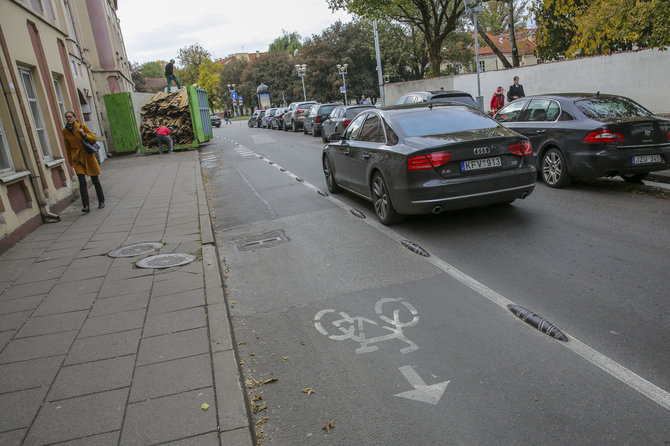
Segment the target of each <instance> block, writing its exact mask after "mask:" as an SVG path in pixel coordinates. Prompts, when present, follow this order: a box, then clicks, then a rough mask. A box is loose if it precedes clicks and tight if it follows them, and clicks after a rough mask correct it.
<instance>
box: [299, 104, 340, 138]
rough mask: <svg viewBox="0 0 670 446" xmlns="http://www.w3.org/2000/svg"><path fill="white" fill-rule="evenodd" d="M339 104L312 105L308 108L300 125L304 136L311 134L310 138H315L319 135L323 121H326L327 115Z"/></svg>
mask: <svg viewBox="0 0 670 446" xmlns="http://www.w3.org/2000/svg"><path fill="white" fill-rule="evenodd" d="M338 105H340V104H337V103H331V104H314V105H312V106H311V107H310V109H309V111H308V112H307V116H305V120H304V121H303V123H302V132H303V133H304V134H307V133H311V135H312V136H314V137H316V136H319V135H320V134H321V126H322V125H323V121H325V120H326V119H328V115H330V112H332V111H333V109H334V108H335V107H337V106H338Z"/></svg>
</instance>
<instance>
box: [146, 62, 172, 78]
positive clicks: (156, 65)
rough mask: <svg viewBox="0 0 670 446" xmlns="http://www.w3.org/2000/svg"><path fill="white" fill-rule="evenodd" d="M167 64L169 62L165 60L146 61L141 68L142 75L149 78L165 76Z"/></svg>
mask: <svg viewBox="0 0 670 446" xmlns="http://www.w3.org/2000/svg"><path fill="white" fill-rule="evenodd" d="M165 65H167V62H165V61H164V60H156V61H154V62H145V63H143V64H142V65H141V66H140V69H141V70H142V76H144V77H146V78H149V79H155V78H159V77H163V75H164V74H165Z"/></svg>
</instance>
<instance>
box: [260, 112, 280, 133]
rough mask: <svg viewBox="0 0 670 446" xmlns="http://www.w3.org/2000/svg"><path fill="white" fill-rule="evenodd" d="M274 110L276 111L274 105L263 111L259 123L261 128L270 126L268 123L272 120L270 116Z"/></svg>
mask: <svg viewBox="0 0 670 446" xmlns="http://www.w3.org/2000/svg"><path fill="white" fill-rule="evenodd" d="M276 111H277V108H276V107H273V108H268V109H267V110H266V111H265V115H263V117H262V118H261V125H260V126H261V128H264V129H269V128H270V123H271V122H272V116H273V115H274V113H275V112H276Z"/></svg>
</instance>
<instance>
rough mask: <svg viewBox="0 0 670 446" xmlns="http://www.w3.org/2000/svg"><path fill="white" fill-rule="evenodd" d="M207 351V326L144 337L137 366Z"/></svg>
mask: <svg viewBox="0 0 670 446" xmlns="http://www.w3.org/2000/svg"><path fill="white" fill-rule="evenodd" d="M207 352H209V339H208V337H207V329H206V328H196V329H194V330H187V331H180V332H178V333H170V334H164V335H161V336H154V337H153V338H144V339H142V343H141V344H140V351H139V354H138V356H137V366H138V367H139V366H142V365H147V364H153V363H156V362H163V361H169V360H171V359H177V358H185V357H187V356H195V355H199V354H202V353H207ZM0 358H1V356H0Z"/></svg>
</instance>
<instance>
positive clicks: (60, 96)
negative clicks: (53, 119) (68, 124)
mask: <svg viewBox="0 0 670 446" xmlns="http://www.w3.org/2000/svg"><path fill="white" fill-rule="evenodd" d="M54 89H55V90H56V100H57V101H58V108H59V109H60V121H61V124H62V126H63V127H65V112H66V111H67V110H65V100H64V99H63V89H62V88H61V86H60V79H58V78H57V77H54Z"/></svg>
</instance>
